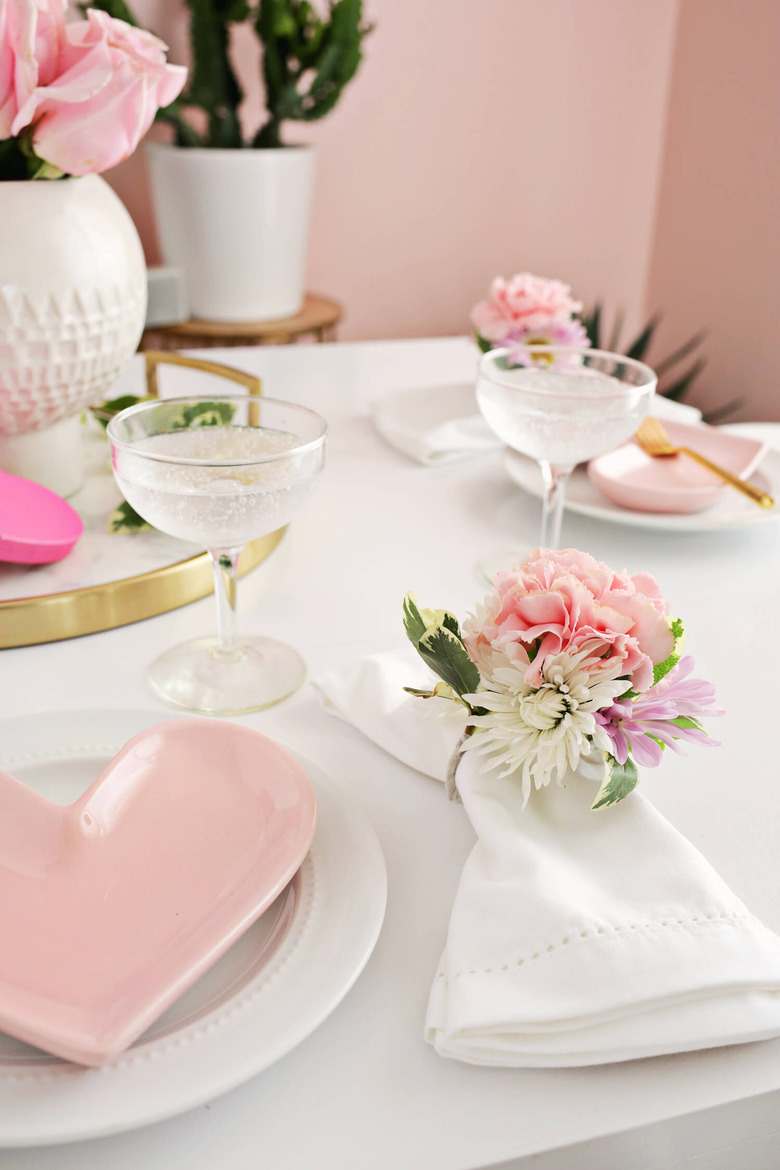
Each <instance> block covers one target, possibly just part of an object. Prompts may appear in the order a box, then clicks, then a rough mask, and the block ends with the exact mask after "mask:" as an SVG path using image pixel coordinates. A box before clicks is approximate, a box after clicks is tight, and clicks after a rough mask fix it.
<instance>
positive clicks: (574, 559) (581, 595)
mask: <svg viewBox="0 0 780 1170" xmlns="http://www.w3.org/2000/svg"><path fill="white" fill-rule="evenodd" d="M493 585H494V589H495V593H494V594H493V596H492V597H491V598H490V599H489V600H488V603H487V604H486V606H485V607H483V609H482V611H481V612H480V613H478V614H477V615H476V617H475V618H474V619H472V620H470V621H468V622H467V623H465V624H464V634H465V637H464V640H465V643H466V647H467V649H468V651H469V654H470V655H471V657H472V658H473V659H474V661H475V662H476V663H477V665H478V666H479V664H480V662H483V663H484V662H485V661H486V659H487V657H488V656H489V654H490V652H491V648H492V647H502V648H506V647H508V646H509V645H510V644H511V643H519V644H520V645H521V646H522V647H523V648H524V650H528V649H531V648H532V647H535V648H536V653H535V655H534V657H533V661H532V662H531V663H530V665H529V667H528V669H527V671H526V673H525V678H526V680H527V681H528V682H529V683H530V684H531V685H532V686H539V685H541V682H542V673H541V667H542V664H543V663H544V660H545V658H546V657H547V656H548V655H550V654H560V653H561V652H562V651H568V652H571V653H573V652H574V651H576V650H578V649H581V648H582V647H583V646H584V645H586V644H587V645H588V647H589V648H590V650H591V652H592V655H593V657H594V658H595V659H596V661H597V663H598V666H597V667H595V669H598V670H606V669H609V670H610V672H611V673H612V675H613V677H615V673H614V672H615V668H616V667H617V665H618V663H619V671H618V675H617V677H623V676H625V677H626V678H627V679H629V680H630V683H631V686H632V687H633V689H634V690H635V691H644V690H646V689H647V688H648V687H649V686H651V685H652V682H653V665H654V664H655V663H658V662H663V661H664V659H666V658H668V657H669V655H670V654H671V653H672V651H673V649H674V636H673V634H672V632H671V630H670V628H669V623H668V622H667V620H666V614H667V606H666V602H665V601H664V599H663V596H662V595H661V591H660V588H659V587H658V584H657V582H656V581H655V580H654V578H653V577H651V576H650V575H649V574H648V573H641V574H638V575H637V576H635V577H628V576H626V575H625V574H624V573H615V572H613V570H612V569H610V568H608V567H607V565H605V564H602V563H601V562H600V561H597V560H595V559H594V558H593V557H591V556H589V555H588V554H587V553H583V552H579V551H578V550H577V549H562V550H560V551H557V552H556V551H551V550H546V549H537V550H536V551H535V552H534V553H532V554H531V557H530V558H529V560H527V561H524V562H523V564H521V565H517V566H516V567H515V568H514V569H512V570H511V571H509V572H505V573H498V574H497V575H496V577H495V578H494V580H493ZM616 660H617V663H616Z"/></svg>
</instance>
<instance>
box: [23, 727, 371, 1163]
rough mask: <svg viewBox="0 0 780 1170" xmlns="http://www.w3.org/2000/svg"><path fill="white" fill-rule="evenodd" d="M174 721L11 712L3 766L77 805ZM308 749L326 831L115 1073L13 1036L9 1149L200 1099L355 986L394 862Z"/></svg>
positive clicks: (260, 1060) (294, 1038)
mask: <svg viewBox="0 0 780 1170" xmlns="http://www.w3.org/2000/svg"><path fill="white" fill-rule="evenodd" d="M166 718H170V716H169V715H167V714H165V715H162V716H161V714H160V713H159V712H151V711H110V710H104V711H100V710H92V711H64V712H63V711H60V712H53V713H45V714H42V715H36V716H26V717H23V718H17V719H8V720H3V721H2V722H0V768H2V769H3V770H4V771H6V772H8V773H10V774H11V775H13V776H16V777H17V778H18V779H19V780H22V781H24V782H25V783H27V784H29V786H30V787H31V788H33V789H35V790H36V791H37V792H40V793H41V794H42V795H44V796H46V797H48V798H49V799H50V800H54V801H56V802H57V803H61V804H70V803H71V802H72V801H74V800H75V799H76V798H77V797H78V796H79V795H80V794H81V793H82V792H83V791H84V789H85V788H86V787H88V785H89V784H91V783H92V781H93V780H95V779H96V778H97V776H98V775H99V774H100V772H101V771H102V770H103V768H104V767H105V765H106V764H107V763H108V761H109V760H110V759H111V758H112V757H113V756H114V755H115V754H116V752H117V751H118V750H119V748H121V747H122V745H123V744H124V743H126V741H127V740H128V739H130V738H131V736H133V735H135V734H137V732H139V731H141V730H143V728H145V727H149V726H151V725H153V724H155V723H160V722H162V721H163V719H166ZM181 718H186V716H181ZM293 754H294V755H297V753H294V752H293ZM297 758H298V759H299V760H300V762H301V763H302V764H303V766H304V768H305V769H306V772H307V774H308V777H309V779H310V780H311V782H312V785H313V787H314V790H315V793H316V796H317V830H316V833H315V837H314V844H313V845H312V848H311V851H310V853H309V854H308V856H307V858H306V860H305V861H304V863H303V865H302V867H301V869H300V870H299V872H298V874H297V875H296V877H295V878H294V880H293V882H292V883H291V884H290V885H289V886H288V887H287V889H286V890H285V892H284V893H283V894H282V895H280V897H279V898H278V899H277V900H276V902H274V904H273V906H272V907H271V908H270V909H269V910H268V911H266V913H265V914H264V915H263V916H262V918H260V919H259V921H258V922H256V923H255V925H254V926H252V927H251V928H250V929H249V930H248V931H247V932H246V934H244V935H243V936H242V938H241V939H239V941H238V942H237V943H236V944H235V945H234V946H233V947H231V949H230V950H229V951H228V952H227V954H225V955H224V956H223V957H222V958H221V959H220V960H219V962H218V963H217V964H216V965H215V966H214V967H212V969H211V970H210V971H209V972H208V973H207V974H206V975H204V976H203V977H202V978H201V979H200V980H199V981H198V982H197V983H196V984H195V985H194V986H193V987H191V988H190V990H189V991H188V992H187V993H186V994H185V995H183V996H182V997H181V999H179V1000H178V1001H177V1002H176V1003H175V1004H174V1005H173V1006H172V1007H171V1008H169V1010H168V1011H167V1012H166V1013H165V1014H164V1015H163V1016H161V1017H160V1019H158V1020H157V1022H156V1023H155V1024H154V1025H153V1026H152V1027H151V1028H150V1029H149V1030H148V1032H146V1033H145V1034H144V1035H143V1036H142V1037H141V1038H140V1039H139V1040H138V1041H137V1043H136V1044H135V1045H133V1047H132V1048H130V1049H128V1051H127V1052H125V1053H124V1054H123V1055H122V1056H120V1057H119V1058H117V1059H116V1060H114V1061H112V1062H111V1063H109V1064H107V1065H104V1066H103V1067H102V1068H82V1067H80V1066H78V1065H74V1064H69V1063H67V1062H65V1061H61V1060H58V1059H56V1058H55V1057H52V1056H50V1055H48V1054H47V1053H45V1052H42V1051H40V1050H39V1049H35V1048H32V1047H30V1046H28V1045H26V1044H23V1043H21V1042H20V1041H17V1040H14V1039H12V1038H11V1037H9V1036H6V1035H4V1034H0V1146H27V1145H50V1144H54V1143H59V1142H69V1141H77V1140H80V1139H83V1138H91V1137H98V1136H103V1135H106V1134H110V1133H118V1132H120V1131H122V1130H126V1129H134V1128H136V1127H138V1126H141V1125H147V1124H150V1123H152V1122H155V1121H160V1120H162V1119H163V1118H166V1117H171V1116H173V1115H174V1114H176V1113H182V1112H184V1111H185V1110H187V1109H191V1108H194V1107H195V1106H196V1105H200V1104H202V1103H203V1102H204V1101H208V1100H211V1099H212V1098H214V1097H216V1096H218V1095H219V1094H220V1093H224V1092H226V1091H227V1090H228V1089H231V1088H233V1087H234V1086H236V1085H238V1084H240V1083H241V1082H243V1081H245V1080H247V1079H248V1078H249V1077H252V1076H254V1075H255V1074H256V1073H258V1072H260V1071H261V1070H262V1069H264V1068H267V1067H268V1066H269V1065H270V1064H272V1063H273V1062H274V1061H276V1060H278V1059H279V1058H280V1057H282V1056H284V1055H285V1053H287V1052H289V1051H290V1049H291V1048H293V1047H295V1045H296V1044H298V1043H300V1042H301V1041H302V1040H303V1039H304V1038H305V1037H306V1036H308V1035H309V1034H310V1033H311V1032H312V1031H313V1030H314V1029H315V1028H316V1027H317V1026H318V1025H319V1024H320V1023H322V1021H323V1020H324V1019H325V1018H326V1016H328V1015H329V1014H330V1012H332V1011H333V1010H334V1008H335V1007H336V1006H337V1004H338V1003H340V1001H341V1000H342V999H343V997H344V996H345V995H346V994H347V992H348V991H349V989H350V988H351V987H352V985H353V983H354V982H355V980H356V979H357V977H358V975H359V974H360V972H361V971H362V969H363V967H364V966H365V963H366V962H367V960H368V958H369V956H370V954H371V952H372V950H373V949H374V945H375V944H376V940H377V938H378V936H379V931H380V929H381V925H382V920H383V918H384V911H385V900H386V893H387V876H386V870H385V864H384V859H383V857H382V851H381V848H380V846H379V842H378V840H377V838H376V835H375V833H374V831H373V829H372V827H371V825H370V824H369V822H368V821H367V819H366V817H365V816H364V814H363V813H362V812H361V811H360V810H359V809H358V808H357V807H356V806H355V805H354V804H353V803H352V802H351V801H350V800H349V799H348V797H346V796H345V795H343V794H342V793H341V792H339V791H338V789H337V788H336V787H334V785H333V784H332V783H331V782H330V781H329V780H328V779H327V777H326V776H325V775H324V774H323V773H322V771H321V770H320V769H319V768H318V767H317V766H316V765H315V764H313V763H311V761H309V760H306V759H303V758H302V757H300V756H297Z"/></svg>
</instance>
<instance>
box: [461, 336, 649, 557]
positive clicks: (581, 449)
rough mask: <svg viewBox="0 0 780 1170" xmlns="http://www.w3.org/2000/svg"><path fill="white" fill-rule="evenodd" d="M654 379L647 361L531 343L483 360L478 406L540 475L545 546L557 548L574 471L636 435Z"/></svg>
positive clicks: (496, 351)
mask: <svg viewBox="0 0 780 1170" xmlns="http://www.w3.org/2000/svg"><path fill="white" fill-rule="evenodd" d="M656 381H657V379H656V375H655V373H654V372H653V370H651V369H650V367H649V366H646V365H644V363H642V362H638V361H635V360H634V359H632V358H628V357H625V356H623V355H622V354H616V353H608V352H606V351H603V350H597V349H572V348H568V347H563V346H543V345H539V346H537V345H533V346H527V347H524V348H523V349H522V350H520V351H518V350H512V349H494V350H490V351H489V352H488V353H486V354H484V355H483V356H482V358H481V359H480V363H479V378H478V381H477V402H478V404H479V409H480V411H481V413H482V415H483V417H484V418H485V421H486V422H487V424H488V426H489V427H490V428H491V430H492V431H494V432H495V434H496V435H498V437H499V438H500V439H502V440H503V441H504V442H505V443H506V444H507V445H508V446H509V447H512V448H513V449H514V450H515V451H519V452H520V453H521V454H523V455H528V456H530V457H531V458H532V459H535V460H536V461H537V462H538V464H539V466H540V469H541V472H542V479H543V482H544V497H543V506H542V526H541V537H540V541H539V543H540V547H542V548H557V547H558V544H559V541H560V533H561V519H562V515H563V504H564V497H565V493H566V484H567V481H568V479H569V476H570V475H571V472H572V471H573V469H574V467H575V466H576V465H577V464H578V463H582V462H584V461H585V460H588V459H594V458H595V457H596V456H597V455H602V454H604V452H606V451H611V450H613V449H614V448H615V447H619V446H620V444H621V443H624V442H625V441H626V439H628V438H630V437H631V435H633V434H634V432H635V431H636V430H637V428H638V426H639V424H640V423H641V422H642V419H643V418H644V417H645V415H646V414H647V412H648V409H649V407H650V402H651V400H652V396H653V392H654V390H655V386H656ZM526 551H527V550H526ZM522 555H525V553H523V554H522ZM502 567H507V566H506V564H505V565H503V566H502Z"/></svg>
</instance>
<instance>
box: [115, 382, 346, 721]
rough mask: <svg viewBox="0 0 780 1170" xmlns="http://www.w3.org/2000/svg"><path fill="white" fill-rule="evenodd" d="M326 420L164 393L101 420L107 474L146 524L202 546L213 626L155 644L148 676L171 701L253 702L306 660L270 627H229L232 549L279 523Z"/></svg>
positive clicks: (261, 402)
mask: <svg viewBox="0 0 780 1170" xmlns="http://www.w3.org/2000/svg"><path fill="white" fill-rule="evenodd" d="M325 434H326V424H325V421H324V419H322V418H321V417H320V416H319V415H318V414H316V413H315V412H314V411H312V410H309V409H307V408H306V407H303V406H298V405H295V404H293V403H289V402H282V401H279V400H277V399H271V398H265V397H259V398H256V397H247V396H246V395H222V396H219V397H214V396H211V397H209V398H167V399H160V400H156V401H152V402H142V403H139V404H138V405H136V406H131V407H129V408H128V409H127V410H123V411H121V412H120V413H119V414H117V415H116V417H115V418H113V419H112V420H111V422H110V423H109V425H108V437H109V441H110V443H111V459H112V466H113V470H114V476H115V478H116V480H117V483H118V484H119V487H120V488H121V490H122V493H123V495H124V497H125V499H126V500H127V501H128V503H130V505H131V506H132V507H133V508H134V509H135V510H136V512H138V514H139V515H140V516H142V517H143V518H144V520H146V521H147V522H148V523H149V524H151V525H153V527H155V528H158V529H160V531H162V532H166V533H168V534H169V535H170V536H177V537H179V538H181V539H182V540H187V541H192V542H194V543H196V544H201V545H204V546H205V547H206V549H207V550H208V552H209V554H210V557H211V563H212V567H213V571H214V590H215V595H216V598H217V636H216V637H205V638H197V639H195V640H193V641H190V642H185V643H183V644H182V645H180V646H174V647H172V648H171V649H169V650H166V651H165V652H164V653H163V654H162V655H161V656H160V657H159V658H158V659H157V660H156V661H155V662H154V663H153V664H152V666H151V667H150V670H149V682H150V684H151V686H152V688H153V690H155V691H156V692H157V693H158V694H159V695H160V696H161V697H162V698H164V699H166V700H167V701H168V702H170V703H173V704H175V705H176V706H179V707H186V708H188V709H189V710H195V711H205V712H209V713H211V714H240V713H242V712H247V711H255V710H259V709H261V708H262V707H268V706H270V705H271V704H273V703H276V702H279V701H280V700H281V699H283V698H286V696H287V695H289V694H292V692H293V691H295V690H297V688H298V687H299V686H300V685H301V683H302V682H303V679H304V678H305V673H306V668H305V664H304V663H303V660H302V658H301V657H300V655H299V654H298V653H297V651H295V650H293V649H292V647H289V646H286V645H284V644H283V643H281V642H277V641H276V640H275V639H271V638H264V637H263V638H259V637H252V638H238V637H237V636H236V633H235V621H234V608H235V598H236V579H237V565H238V558H239V554H240V552H241V549H242V547H243V546H244V545H245V544H246V543H247V542H248V541H250V540H254V539H256V538H257V537H260V536H265V535H267V534H268V533H270V532H273V531H275V530H276V529H278V528H281V527H283V526H284V525H285V524H287V523H288V522H289V520H290V519H291V518H292V516H293V515H294V514H295V512H297V510H298V508H300V507H301V505H302V504H303V503H304V502H305V500H306V499H307V498H308V496H309V495H310V494H311V492H312V491H313V489H314V486H315V484H316V482H317V480H318V478H319V476H320V473H321V471H322V468H323V466H324V461H325Z"/></svg>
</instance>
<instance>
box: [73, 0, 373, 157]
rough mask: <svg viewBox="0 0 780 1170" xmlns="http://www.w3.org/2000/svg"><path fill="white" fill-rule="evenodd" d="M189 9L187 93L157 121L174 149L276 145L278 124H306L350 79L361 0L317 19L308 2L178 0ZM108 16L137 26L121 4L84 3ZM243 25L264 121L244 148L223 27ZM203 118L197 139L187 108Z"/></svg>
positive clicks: (347, 1) (338, 3)
mask: <svg viewBox="0 0 780 1170" xmlns="http://www.w3.org/2000/svg"><path fill="white" fill-rule="evenodd" d="M186 3H187V7H188V8H189V10H190V44H191V47H192V67H191V70H190V77H189V81H188V85H187V88H186V89H185V91H184V93H183V94H182V95H181V97H179V98H177V99H176V101H175V102H173V103H172V104H171V105H170V106H168V107H167V108H166V109H164V110H160V112H159V113H158V115H157V116H158V118H159V119H160V121H163V122H168V123H169V124H170V125H172V126H173V127H174V129H175V131H176V142H177V145H179V146H213V147H229V148H234V147H241V146H244V145H251V146H254V147H274V146H281V145H282V140H281V126H282V123H283V122H285V121H288V120H289V121H292V120H294V121H304V122H311V121H314V120H315V119H317V118H323V117H324V116H325V115H326V114H328V113H329V112H330V111H331V110H332V109H333V107H334V106H335V105H336V102H337V101H338V100H339V98H340V97H341V94H342V92H343V89H344V86H345V85H347V83H348V82H349V81H351V80H352V78H353V77H354V76H355V73H356V72H357V69H358V66H359V65H360V61H361V44H362V41H363V38H364V37H365V36H367V35H368V33H369V32H370V31H371V26H370V25H366V24H364V23H363V5H362V0H329V7H328V10H327V13H326V14H325V15H324V16H320V15H319V14H318V12H317V10H316V8H315V7H314V6H313V5H312V4H311V3H309V0H259V3H255V4H252V3H251V2H250V0H186ZM86 7H91V8H101V9H103V11H104V12H108V13H109V14H110V15H111V16H114V17H117V18H119V19H120V20H126V21H127V22H128V23H129V24H136V25H137V24H138V21H137V20H136V19H135V17H134V16H133V13H132V12H131V10H130V9H129V8H128V6H127V4H126V3H125V0H90V2H89V4H84V5H82V9H85V8H86ZM247 21H249V22H251V23H252V25H253V27H254V29H255V31H256V33H257V36H258V38H259V39H260V42H261V44H262V46H263V78H264V81H265V91H266V107H267V115H268V117H267V120H266V122H265V123H264V125H263V126H262V127H261V128H260V130H259V131H258V133H257V134H256V135H255V137H254V139H253V140H252V142H251V143H246V144H245V143H244V141H243V139H242V136H241V127H240V123H239V119H238V107H239V105H240V103H241V101H242V99H243V96H244V95H243V93H242V91H241V86H240V85H239V82H238V79H237V77H236V74H235V72H234V70H233V67H232V65H231V61H230V43H229V38H230V25H231V24H243V23H244V22H247ZM188 108H189V109H195V110H200V111H203V112H205V114H206V117H207V128H206V130H205V132H204V133H199V132H198V131H197V130H195V129H194V127H193V126H192V123H191V122H190V121H189V120H188V118H187V110H188Z"/></svg>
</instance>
